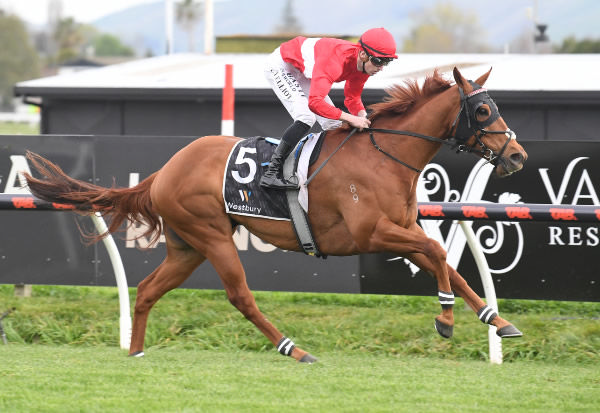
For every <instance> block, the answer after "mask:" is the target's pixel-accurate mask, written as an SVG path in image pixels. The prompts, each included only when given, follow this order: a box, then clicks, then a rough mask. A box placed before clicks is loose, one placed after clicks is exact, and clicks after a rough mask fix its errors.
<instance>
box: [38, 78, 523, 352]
mask: <svg viewBox="0 0 600 413" xmlns="http://www.w3.org/2000/svg"><path fill="white" fill-rule="evenodd" d="M490 71H491V69H490ZM490 71H488V72H487V73H485V74H483V75H482V76H481V77H479V78H478V79H477V80H476V81H474V82H473V81H469V80H467V79H465V78H464V77H463V75H462V74H461V73H460V71H459V70H458V69H457V68H454V70H453V77H454V81H455V82H452V81H450V80H447V79H445V78H444V77H443V76H441V75H440V74H439V73H438V71H437V70H436V71H434V73H433V74H432V75H430V76H427V77H426V79H425V81H424V82H423V84H422V85H419V84H418V82H417V81H416V80H411V81H407V82H406V84H404V85H402V86H399V85H396V86H393V87H391V88H390V89H388V91H387V92H388V96H387V97H386V98H385V99H384V100H383V101H382V102H380V103H376V104H374V105H371V107H370V109H371V110H372V111H371V113H370V115H369V117H370V119H371V121H372V124H371V128H369V129H365V130H362V131H357V130H353V131H351V132H350V133H354V135H353V136H352V138H351V139H348V135H349V131H350V128H349V127H348V126H342V127H341V128H339V129H336V130H333V131H328V133H327V135H326V138H325V140H324V142H323V145H322V149H321V152H320V154H319V158H318V159H317V161H316V163H314V164H313V166H311V167H310V169H309V174H310V173H312V172H313V171H314V170H315V168H316V167H317V166H318V165H319V164H320V163H322V161H323V160H324V159H326V158H327V157H329V156H330V155H331V154H332V153H334V152H336V151H337V152H336V153H335V156H331V157H330V158H329V161H328V163H327V164H326V165H325V167H324V168H322V169H321V170H320V172H319V173H318V174H317V175H315V176H314V179H313V180H312V181H311V182H310V198H309V207H308V211H309V212H308V218H309V222H310V225H311V227H312V228H313V232H314V238H315V240H316V241H317V243H318V245H319V247H320V250H321V252H322V253H323V254H326V255H338V256H346V255H354V254H361V253H373V252H391V253H394V254H397V255H401V256H403V257H406V258H408V259H409V260H410V261H412V262H413V263H414V264H416V265H417V266H418V267H420V268H421V269H422V270H424V271H427V272H428V273H430V274H431V275H432V276H433V278H435V280H436V281H437V287H438V297H439V301H440V304H441V306H442V311H441V314H439V315H438V316H437V317H436V318H435V328H436V330H437V331H438V333H439V334H441V335H442V336H443V337H450V336H452V333H453V325H454V316H453V311H452V309H453V304H454V292H456V293H457V294H458V295H460V296H461V297H462V298H463V299H464V300H465V302H466V303H467V304H468V305H469V306H470V307H471V309H473V311H475V312H477V314H478V316H479V318H480V319H481V321H483V322H484V323H488V324H492V325H494V326H496V327H497V334H498V335H499V336H501V337H515V336H520V335H522V333H521V332H520V331H519V330H518V329H517V328H516V327H514V326H513V325H512V324H511V323H510V322H508V321H507V320H504V319H503V318H501V317H500V316H498V314H496V313H495V312H494V311H493V310H492V309H491V308H490V307H488V306H487V305H486V304H485V303H484V302H483V300H482V299H481V298H480V297H479V296H478V295H477V294H476V293H475V292H474V291H473V290H472V289H471V288H470V287H469V285H468V284H467V282H466V281H465V280H464V279H463V277H462V276H461V275H460V274H459V273H458V272H457V271H456V270H455V269H454V268H452V267H450V266H449V265H448V264H447V263H446V252H445V251H444V249H443V248H442V247H441V245H440V244H439V243H438V242H436V241H435V240H433V239H431V238H429V237H428V236H427V235H426V234H425V233H424V231H423V230H422V229H421V228H420V227H419V226H418V225H417V222H416V220H417V199H416V187H417V180H418V178H419V174H420V171H421V170H422V169H423V168H424V167H425V165H426V164H427V163H428V162H430V161H431V159H432V158H433V157H434V155H435V154H436V153H437V152H438V150H439V149H440V148H441V147H442V145H444V144H448V145H451V146H452V147H453V148H455V149H457V150H458V151H466V152H471V153H473V154H475V155H477V156H480V157H483V158H485V159H487V160H488V161H489V162H490V163H492V164H493V165H495V169H494V171H495V173H496V174H497V175H498V176H506V175H509V174H512V173H513V172H516V171H518V170H520V169H521V168H522V167H523V163H524V162H525V160H526V159H527V153H526V152H525V150H524V149H523V148H522V147H521V145H519V144H518V143H517V141H516V135H515V134H514V133H513V132H512V131H511V130H510V129H509V128H508V126H507V125H506V123H505V121H504V119H503V118H502V117H501V116H500V114H499V113H498V109H497V107H496V105H495V103H494V101H493V100H492V99H491V98H490V97H489V95H488V93H487V92H486V89H484V88H482V86H483V84H484V83H485V81H486V80H487V78H488V76H489V74H490ZM345 137H346V138H345ZM239 140H240V138H237V137H233V136H205V137H202V138H200V139H197V140H195V141H194V142H192V143H190V144H189V145H187V146H186V147H184V148H183V149H181V150H180V151H179V152H177V153H176V154H175V155H174V156H173V157H172V158H171V159H170V160H169V161H168V162H167V163H166V164H165V165H164V166H163V167H162V168H161V169H160V170H159V171H157V172H155V173H154V174H152V175H150V176H149V177H148V178H146V179H145V180H143V181H142V182H141V183H140V184H138V185H137V186H135V187H132V188H115V187H113V188H104V187H100V186H96V185H92V184H89V183H86V182H83V181H78V180H75V179H73V178H70V177H69V176H67V175H66V174H65V173H64V172H63V171H62V170H61V169H60V168H59V167H58V166H56V165H54V164H52V163H51V162H50V161H48V160H46V159H44V158H42V157H41V156H39V155H36V154H33V153H28V157H29V159H30V161H31V162H32V164H33V166H34V167H35V169H36V170H37V172H38V173H40V174H41V175H42V179H37V178H34V177H32V176H30V175H27V176H26V178H27V182H28V185H29V189H30V190H31V192H32V193H33V194H34V195H36V196H37V197H39V198H41V199H44V200H47V201H51V202H59V203H65V204H71V205H73V206H74V208H75V211H78V212H82V213H89V212H90V211H100V212H101V213H102V214H104V215H107V216H109V217H110V218H111V221H110V225H109V232H114V231H117V230H119V228H120V227H121V224H122V223H123V221H125V220H128V221H130V222H132V223H133V222H135V223H145V224H146V225H148V231H147V232H146V234H144V235H145V236H150V235H152V236H153V237H154V238H155V239H156V238H158V236H159V235H160V234H161V233H164V234H165V237H166V250H167V255H166V258H165V260H164V261H163V262H162V263H161V264H160V265H159V266H158V267H157V268H156V269H155V270H154V271H153V272H152V273H151V274H150V275H148V276H147V277H146V278H145V279H144V280H143V281H141V282H140V284H139V285H138V288H137V297H136V303H135V311H134V318H133V326H132V335H131V347H130V351H129V354H130V355H131V356H143V355H144V352H143V350H144V336H145V331H146V325H147V320H148V315H149V312H150V309H151V308H152V306H153V305H154V304H155V303H156V302H157V301H158V300H159V299H160V297H162V296H163V295H164V294H165V293H166V292H168V291H170V290H172V289H174V288H176V287H178V286H179V285H181V284H182V283H183V282H184V281H185V280H186V279H187V278H188V277H189V276H190V274H191V273H192V272H193V271H194V269H195V268H196V267H198V266H199V265H200V264H201V263H202V262H203V261H205V260H206V259H208V260H209V261H210V262H211V263H212V265H213V266H214V268H215V270H216V271H217V273H218V275H219V277H220V279H221V281H222V283H223V286H224V288H225V291H226V293H227V297H228V299H229V301H230V302H231V304H233V306H235V307H236V308H237V309H238V310H239V311H240V312H241V313H242V314H243V315H244V316H245V317H246V318H247V319H248V320H250V321H251V322H252V323H254V324H255V325H256V327H257V328H258V329H259V330H260V331H261V332H262V333H263V334H264V335H265V336H266V337H267V338H268V339H269V340H270V341H271V342H272V343H273V345H275V346H276V348H277V350H279V352H280V353H282V354H284V355H288V356H291V357H293V358H294V359H296V360H298V361H302V362H309V363H310V362H313V361H316V358H315V357H314V356H312V355H311V354H310V353H308V352H306V351H304V350H302V349H301V348H300V347H298V346H296V345H295V344H294V343H293V342H292V341H291V340H290V339H288V338H286V337H285V336H284V335H283V334H282V333H281V332H280V331H279V330H278V329H277V328H276V327H275V326H274V325H273V324H272V323H271V322H269V321H268V320H267V318H266V317H265V316H264V315H263V314H262V313H261V312H260V310H259V309H258V307H257V305H256V303H255V300H254V297H253V295H252V292H251V291H250V289H249V288H248V285H247V283H246V276H245V272H244V268H243V267H242V263H241V262H240V258H239V256H238V253H237V249H236V247H235V244H234V242H233V239H232V233H233V231H235V229H236V227H238V226H239V225H243V226H244V227H246V228H247V229H248V230H249V231H250V232H252V233H253V234H255V235H257V236H258V237H260V238H261V239H262V240H264V241H265V242H268V243H271V244H273V245H275V246H277V247H279V248H282V249H285V250H293V251H301V249H300V246H299V245H298V242H297V238H296V235H295V233H294V230H293V228H292V224H291V223H290V222H289V221H281V220H268V219H264V218H257V217H249V216H244V215H235V214H228V213H226V212H225V206H224V200H223V194H222V184H223V176H224V171H225V164H226V160H227V158H228V155H229V153H230V150H231V149H232V147H233V146H234V144H235V143H236V142H238V141H239ZM343 142H345V143H344V145H343V146H341V147H340V144H341V143H343ZM338 149H340V150H339V151H338ZM190 165H195V166H194V168H193V169H192V168H190ZM161 218H162V221H161ZM104 235H106V234H104ZM100 238H101V236H98V237H97V238H96V240H98V239H100Z"/></svg>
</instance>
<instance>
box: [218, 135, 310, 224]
mask: <svg viewBox="0 0 600 413" xmlns="http://www.w3.org/2000/svg"><path fill="white" fill-rule="evenodd" d="M320 138H321V133H311V134H309V135H307V136H306V137H304V138H303V139H302V141H300V143H299V144H298V146H296V148H295V149H294V150H293V151H292V153H291V154H290V155H289V156H291V157H294V159H295V160H297V161H298V162H297V163H298V170H297V176H298V180H299V184H300V191H299V193H298V201H299V203H300V205H301V206H302V208H303V209H304V211H305V212H308V189H307V187H306V186H305V185H304V182H306V179H307V173H308V167H309V165H310V164H311V162H314V160H315V159H316V156H314V157H311V155H312V154H313V151H314V150H315V147H317V148H318V149H317V151H314V152H315V154H318V150H319V149H320V145H318V143H319V140H320ZM278 144H279V139H275V138H264V137H252V138H247V139H243V140H241V141H239V142H238V143H236V144H235V145H234V147H233V148H232V150H231V152H230V153H229V157H228V158H227V167H226V168H225V176H224V177H223V199H224V201H225V211H226V212H227V213H230V214H237V215H248V216H253V217H262V218H269V219H276V220H287V221H289V220H290V212H289V208H288V204H287V198H286V191H285V190H277V189H270V188H263V187H261V186H260V178H261V176H262V174H263V172H264V171H266V169H267V167H268V166H269V161H270V160H271V155H272V154H273V152H274V151H275V148H276V147H277V145H278Z"/></svg>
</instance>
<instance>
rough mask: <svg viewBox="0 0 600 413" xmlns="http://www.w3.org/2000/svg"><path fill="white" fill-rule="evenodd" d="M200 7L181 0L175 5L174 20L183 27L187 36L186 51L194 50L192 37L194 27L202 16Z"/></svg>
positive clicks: (194, 3) (187, 0)
mask: <svg viewBox="0 0 600 413" xmlns="http://www.w3.org/2000/svg"><path fill="white" fill-rule="evenodd" d="M203 14H204V13H203V10H202V6H201V5H200V4H198V3H196V2H195V1H194V0H183V1H182V2H181V3H176V6H175V20H177V23H179V24H181V26H183V29H184V30H185V31H186V33H187V36H188V51H190V52H193V51H194V50H196V45H195V43H196V42H195V41H194V40H195V39H194V35H195V32H196V25H197V23H198V21H199V20H200V19H201V18H202V16H203Z"/></svg>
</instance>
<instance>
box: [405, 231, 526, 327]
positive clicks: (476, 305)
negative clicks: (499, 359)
mask: <svg viewBox="0 0 600 413" xmlns="http://www.w3.org/2000/svg"><path fill="white" fill-rule="evenodd" d="M417 227H418V229H417V231H420V232H422V233H423V234H425V232H424V231H423V229H422V228H421V227H419V226H417ZM406 258H407V259H409V260H410V261H411V262H412V263H413V264H415V265H416V266H418V267H419V268H420V269H421V270H423V271H426V272H428V273H430V274H431V273H432V272H433V269H434V265H433V263H432V262H431V261H430V260H429V259H428V258H427V256H425V255H424V254H418V253H415V254H408V255H406ZM446 266H447V268H448V276H449V277H450V285H451V287H452V291H454V292H456V293H457V294H458V295H459V296H460V297H462V299H463V300H465V302H466V303H467V305H468V306H469V307H471V309H472V310H473V311H474V312H475V313H476V314H477V316H478V317H479V319H480V320H481V322H483V323H485V324H491V325H493V326H495V327H496V328H497V330H496V333H497V334H498V335H499V336H500V337H507V338H508V337H520V336H522V335H523V334H522V333H521V332H520V331H519V330H518V329H517V328H516V327H515V326H513V325H512V324H511V323H510V322H509V321H507V320H505V319H503V318H502V317H500V316H499V315H498V314H497V313H496V312H495V311H493V310H492V309H491V308H490V307H488V305H487V304H486V303H485V302H484V301H483V300H482V299H481V297H479V296H478V295H477V293H475V291H473V289H471V287H470V286H469V284H468V283H467V281H466V280H465V279H464V278H463V277H462V276H461V275H460V274H459V273H458V271H456V270H455V269H454V268H453V267H452V266H450V265H449V264H446Z"/></svg>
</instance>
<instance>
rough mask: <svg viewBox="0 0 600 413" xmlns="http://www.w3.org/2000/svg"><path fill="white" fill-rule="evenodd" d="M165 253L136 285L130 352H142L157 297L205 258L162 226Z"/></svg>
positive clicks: (184, 277) (183, 277) (179, 281)
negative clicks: (165, 245)
mask: <svg viewBox="0 0 600 413" xmlns="http://www.w3.org/2000/svg"><path fill="white" fill-rule="evenodd" d="M165 235H166V239H167V257H166V258H165V260H164V261H163V262H162V263H161V264H160V265H159V266H158V267H157V268H156V269H155V270H154V271H153V272H152V273H151V274H150V275H149V276H147V277H146V278H145V279H144V280H142V282H140V284H139V285H138V288H137V295H136V300H135V310H134V315H133V326H132V329H131V345H130V347H129V355H130V356H136V357H139V356H143V355H144V337H145V335H146V325H147V322H148V314H149V313H150V310H151V309H152V306H154V304H156V302H157V301H158V299H159V298H160V297H162V296H163V295H164V294H165V293H167V292H168V291H170V290H172V289H174V288H177V287H179V286H180V285H181V284H182V283H183V282H184V281H185V280H186V279H187V278H188V277H189V276H190V274H191V273H192V272H193V271H194V269H196V267H198V266H199V265H200V264H201V263H202V262H203V261H204V260H205V258H204V256H202V255H201V254H200V253H199V252H197V251H196V250H194V249H192V248H191V247H190V246H189V245H187V244H186V243H185V242H184V241H183V240H182V239H181V238H179V237H178V236H177V234H175V233H174V232H172V230H170V229H169V228H168V227H165Z"/></svg>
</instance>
